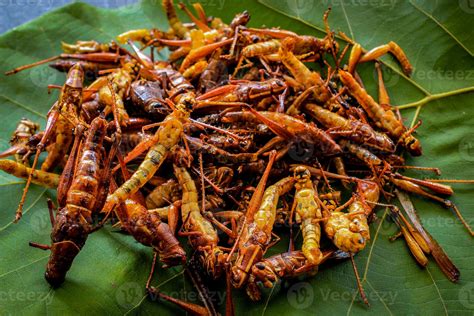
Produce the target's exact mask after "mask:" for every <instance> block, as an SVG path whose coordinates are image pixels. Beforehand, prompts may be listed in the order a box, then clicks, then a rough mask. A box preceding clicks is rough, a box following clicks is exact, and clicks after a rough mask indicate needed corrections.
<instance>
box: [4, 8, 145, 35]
mask: <svg viewBox="0 0 474 316" xmlns="http://www.w3.org/2000/svg"><path fill="white" fill-rule="evenodd" d="M70 2H74V1H71V0H0V34H1V33H4V32H6V31H8V30H9V29H11V28H13V27H15V26H18V25H21V24H23V23H25V22H28V21H30V20H33V19H34V18H36V17H38V16H40V15H42V14H44V13H46V12H48V11H51V10H53V9H54V8H57V7H60V6H63V5H66V4H68V3H70ZM82 2H87V3H89V4H92V5H95V6H98V7H103V8H116V7H121V6H124V5H129V4H132V3H135V2H137V0H82Z"/></svg>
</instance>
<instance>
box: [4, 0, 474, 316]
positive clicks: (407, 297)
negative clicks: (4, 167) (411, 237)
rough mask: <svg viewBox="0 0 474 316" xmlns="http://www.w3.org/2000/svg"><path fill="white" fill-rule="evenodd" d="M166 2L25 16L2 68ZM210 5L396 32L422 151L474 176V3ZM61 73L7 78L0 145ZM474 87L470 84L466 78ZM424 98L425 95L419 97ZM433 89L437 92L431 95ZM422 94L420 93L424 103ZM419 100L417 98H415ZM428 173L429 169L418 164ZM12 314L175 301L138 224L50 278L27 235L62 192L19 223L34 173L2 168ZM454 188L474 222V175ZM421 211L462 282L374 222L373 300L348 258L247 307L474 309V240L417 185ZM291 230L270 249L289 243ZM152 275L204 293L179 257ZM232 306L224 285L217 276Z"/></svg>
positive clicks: (101, 236) (142, 308) (40, 227)
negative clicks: (424, 262) (150, 282)
mask: <svg viewBox="0 0 474 316" xmlns="http://www.w3.org/2000/svg"><path fill="white" fill-rule="evenodd" d="M160 2H161V1H156V0H145V2H142V3H141V4H137V5H134V6H130V7H126V8H122V9H119V10H102V9H97V8H93V7H90V6H88V5H85V4H81V3H76V4H72V5H69V6H66V7H64V8H62V9H59V10H57V11H54V12H51V13H49V14H47V15H45V16H43V17H41V18H39V19H37V20H35V21H33V22H31V23H28V24H26V25H23V26H21V27H19V28H16V29H14V30H12V31H10V32H8V33H6V34H4V35H3V36H1V38H0V58H1V61H0V73H3V72H4V71H6V70H9V69H11V68H13V67H15V66H18V65H22V64H26V63H30V62H33V61H36V60H39V59H42V58H45V57H49V56H51V55H54V54H57V53H59V52H60V47H59V41H60V40H64V41H70V42H73V41H76V40H79V39H82V40H84V39H96V40H99V41H108V40H111V39H113V38H114V36H115V35H116V34H118V33H120V32H123V31H125V30H128V29H132V28H141V27H152V26H154V27H160V28H164V27H167V22H166V19H165V17H164V14H163V13H162V11H161V8H160V5H159V3H160ZM202 3H203V4H204V6H205V8H206V10H207V12H208V13H209V14H212V15H215V16H220V17H222V18H223V19H224V20H225V21H229V20H230V19H231V18H232V17H233V15H234V14H235V13H236V12H239V11H242V10H244V9H247V10H249V11H250V12H251V14H252V21H251V24H252V25H253V26H261V25H266V26H281V27H282V28H286V29H290V30H293V31H295V32H298V33H304V34H313V35H323V33H322V32H321V30H322V29H323V24H322V18H321V17H322V14H323V12H324V11H325V10H326V8H327V7H328V5H332V9H333V10H332V13H331V16H330V23H331V26H332V27H333V28H335V29H338V30H342V31H344V32H345V33H346V34H347V35H349V36H350V37H352V38H354V39H355V40H356V41H358V42H360V43H361V44H362V46H363V47H365V48H367V49H369V48H372V47H374V46H377V45H380V44H383V43H386V42H388V41H390V40H394V41H396V42H397V43H399V44H400V45H401V46H402V47H403V48H404V49H405V51H406V53H407V55H408V57H409V58H410V59H411V61H412V62H413V65H414V66H415V73H414V75H413V76H412V78H407V77H404V76H401V75H400V71H399V70H398V67H397V65H396V63H395V62H394V61H393V60H392V59H391V58H390V57H384V58H383V61H384V63H385V65H386V67H384V73H385V76H386V79H387V86H388V89H389V92H390V94H391V97H392V103H393V104H396V105H402V104H407V106H406V107H405V108H406V109H405V110H402V113H403V115H404V116H405V117H407V118H408V119H410V121H408V122H407V124H409V123H410V122H414V121H416V119H418V118H420V119H422V120H423V125H422V126H421V127H420V128H419V129H418V135H419V137H420V139H421V140H422V142H423V145H424V155H423V156H422V157H421V158H417V159H410V160H409V163H410V164H416V165H425V166H436V167H440V168H442V170H443V172H444V175H443V176H444V177H446V178H468V179H469V178H471V179H474V168H472V167H473V162H474V134H473V132H472V129H471V128H472V126H473V125H474V107H473V102H472V96H473V94H472V93H463V94H461V92H463V91H464V92H465V91H466V90H469V89H471V90H472V87H473V86H474V71H473V69H474V59H473V51H474V40H473V37H474V33H473V32H472V31H471V30H472V27H473V24H474V15H473V14H474V9H473V8H472V5H471V6H469V0H460V1H459V2H458V1H451V0H433V1H428V0H424V1H423V0H420V1H414V0H413V1H410V2H409V1H395V0H390V1H386V0H379V1H375V0H371V1H362V0H361V1H353V0H347V1H346V0H335V1H328V0H320V1H316V0H313V1H299V0H287V1H273V0H272V1H270V0H264V1H261V3H258V2H255V1H252V0H241V1H232V2H231V1H223V0H207V1H202ZM359 71H360V73H361V75H362V77H363V78H364V82H365V83H366V85H367V88H368V90H369V91H370V92H372V93H375V92H376V85H375V75H374V70H373V65H369V64H367V65H361V67H360V68H359ZM63 80H64V76H63V75H62V74H59V73H56V72H54V71H52V70H50V69H49V68H48V67H38V68H36V69H33V70H31V71H27V72H23V73H20V74H18V75H15V76H12V77H3V76H2V80H1V84H0V102H1V107H0V114H1V115H2V120H3V121H2V124H3V126H2V128H1V129H0V150H1V149H5V148H6V147H7V146H8V139H9V137H10V133H11V131H12V130H13V129H14V127H15V124H16V122H17V121H18V120H19V119H20V118H21V117H23V116H26V117H28V118H30V119H33V120H35V121H40V122H41V123H42V125H43V126H44V118H45V113H46V111H47V110H48V108H49V107H50V105H51V104H52V102H53V100H54V98H55V97H56V95H55V94H54V93H53V94H52V95H48V94H47V93H46V86H47V84H51V83H56V84H61V82H62V81H63ZM466 88H467V89H466ZM419 100H424V101H423V102H418V101H419ZM425 101H429V102H425ZM414 102H415V103H414ZM416 102H418V103H416ZM418 175H419V176H421V174H418ZM0 186H1V187H2V189H1V192H0V200H1V201H2V205H3V207H2V209H1V216H0V250H1V255H0V314H1V315H3V314H5V315H10V314H36V313H49V314H73V313H74V314H75V313H80V314H89V315H92V314H99V313H114V314H123V313H129V314H151V313H163V314H175V313H177V312H178V310H177V309H175V308H174V307H172V306H170V305H169V304H167V303H162V302H152V301H150V300H148V299H146V298H145V296H144V291H143V285H144V283H145V280H146V277H147V275H148V270H149V266H150V263H151V252H150V250H149V249H146V248H145V247H142V246H141V245H139V244H137V243H136V242H134V241H133V240H132V238H130V237H129V236H126V235H123V234H119V233H117V231H116V230H114V229H111V228H108V229H103V230H101V231H99V232H98V233H95V234H93V235H92V236H90V238H89V240H88V242H87V245H86V247H85V248H84V250H83V251H82V252H81V254H80V255H79V256H78V257H77V259H76V261H75V262H74V266H73V268H72V269H71V271H70V273H69V274H68V279H67V282H66V283H65V284H64V285H63V286H62V287H61V288H59V289H57V290H52V289H50V288H49V286H48V285H47V283H46V282H45V280H44V279H43V272H44V266H45V263H46V261H47V256H48V253H46V252H42V251H40V250H36V249H32V248H30V247H28V241H30V240H32V241H36V242H42V243H48V239H49V230H50V227H49V219H48V212H47V208H46V198H47V197H54V192H52V191H49V190H44V189H42V188H39V187H33V188H32V191H31V192H30V194H29V198H28V200H27V203H26V209H27V211H26V212H25V215H24V218H23V219H22V221H21V222H20V223H19V224H12V223H11V220H12V218H13V215H14V214H13V213H14V210H15V209H16V205H17V203H18V199H19V196H20V195H21V190H22V187H23V182H22V181H19V180H18V179H15V178H13V177H10V176H8V175H5V174H3V173H2V174H0ZM455 189H456V195H455V197H454V201H455V202H456V203H458V205H459V206H460V208H461V211H462V212H463V213H464V215H465V216H466V218H468V219H470V220H471V221H472V219H473V217H474V214H473V211H472V208H473V206H474V204H473V202H471V198H472V196H473V192H474V190H473V189H472V186H471V187H470V186H468V185H456V186H455ZM413 200H414V202H415V205H416V207H417V209H418V211H419V214H420V216H421V219H422V221H423V223H424V225H425V227H426V228H427V230H428V231H430V232H431V233H432V235H433V236H434V237H435V238H437V239H438V241H439V242H440V244H441V245H442V246H443V247H444V249H445V250H446V252H447V253H448V254H449V255H450V256H451V258H452V260H453V261H454V263H455V264H456V265H457V266H458V267H459V269H460V270H461V280H460V282H459V283H458V284H453V283H451V282H449V281H448V280H447V279H446V278H445V277H444V275H443V274H442V272H441V271H440V270H439V268H438V267H437V266H436V264H435V263H434V262H430V264H429V265H428V267H427V268H426V269H420V268H419V267H418V266H417V265H416V264H415V262H414V260H413V259H412V258H411V257H410V254H409V252H408V250H407V249H406V246H405V244H404V243H403V242H402V241H398V242H394V243H390V242H389V241H388V237H389V236H390V235H391V234H393V233H395V232H396V228H395V226H394V225H393V224H390V223H389V222H387V221H383V219H384V218H385V217H386V214H385V213H384V210H383V209H380V210H379V211H378V215H379V220H377V221H376V222H375V223H374V224H372V241H371V243H370V244H369V245H368V247H367V249H365V250H364V251H363V252H362V253H360V254H359V255H358V256H357V257H356V262H357V264H358V267H359V270H360V274H361V276H362V278H363V285H364V287H365V289H366V292H367V294H368V297H369V299H370V302H371V307H370V308H367V307H365V306H364V305H363V303H361V301H360V300H359V297H358V295H357V292H356V285H355V281H354V276H353V272H352V267H351V265H350V263H349V262H345V263H341V264H338V265H335V266H332V267H327V266H326V267H325V268H324V269H322V271H320V273H319V274H318V275H317V276H315V277H314V278H311V279H309V280H305V281H302V282H296V283H291V284H289V285H286V284H285V285H284V286H282V287H279V288H277V289H275V290H274V291H273V293H266V294H267V297H269V296H268V295H271V297H270V300H269V301H268V300H267V297H264V299H263V301H262V302H261V303H258V304H255V303H252V302H250V301H249V300H248V299H247V298H246V297H245V295H244V294H243V293H237V291H235V303H236V306H237V312H238V314H243V313H248V314H252V315H258V314H264V313H265V314H270V315H271V314H297V313H298V314H299V313H301V314H314V313H315V312H319V313H324V314H330V313H332V314H335V313H337V314H343V313H345V314H366V313H376V314H420V313H430V314H448V313H452V314H466V315H467V314H472V312H473V309H474V268H473V266H472V262H473V260H474V253H473V251H472V244H471V243H472V239H471V237H469V236H468V235H467V233H466V232H465V230H464V229H463V227H462V226H461V225H460V224H459V222H458V221H457V220H456V219H455V218H454V216H453V214H451V212H450V211H448V210H446V209H444V208H442V207H441V206H438V205H437V204H435V203H432V202H429V201H426V200H423V199H419V198H416V197H414V199H413ZM285 248H286V246H285V244H284V243H281V244H280V245H277V246H276V247H274V248H273V249H272V250H271V251H272V253H275V252H282V251H284V250H285ZM154 283H155V284H156V285H160V287H161V289H162V290H163V291H165V292H167V293H169V294H171V295H174V296H175V297H176V296H179V297H186V298H187V299H190V300H196V294H195V292H194V290H193V288H192V287H191V285H190V283H189V282H188V281H187V280H186V279H185V277H184V274H183V273H182V272H181V268H173V269H170V270H162V269H159V270H158V273H157V275H156V277H155V280H154ZM210 287H211V291H213V292H212V294H213V295H215V297H218V298H219V299H218V301H219V302H220V308H221V309H222V307H223V305H224V299H223V296H222V295H223V292H222V289H223V286H222V284H219V285H210Z"/></svg>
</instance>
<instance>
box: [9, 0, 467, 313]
mask: <svg viewBox="0 0 474 316" xmlns="http://www.w3.org/2000/svg"><path fill="white" fill-rule="evenodd" d="M162 4H163V7H164V10H165V12H166V14H167V18H168V20H169V24H170V26H171V27H170V29H169V30H167V31H162V30H158V29H138V30H131V31H128V32H126V33H123V34H120V35H119V36H118V37H117V41H116V42H115V41H113V42H110V43H98V42H96V41H92V40H90V41H78V42H76V43H74V44H67V43H62V49H63V51H64V53H62V54H60V55H59V56H55V57H52V58H49V59H47V60H43V61H40V62H37V63H34V64H31V65H26V66H21V67H19V68H16V69H14V70H12V71H10V72H8V73H7V74H8V75H10V74H14V73H17V72H19V71H22V70H25V69H28V68H31V67H33V66H37V65H40V64H44V63H50V66H51V67H53V68H56V69H58V70H59V71H63V72H67V77H66V81H65V83H64V85H63V86H50V88H52V89H53V88H57V89H60V93H59V98H58V100H57V101H56V102H55V103H54V104H53V105H52V107H51V109H50V111H49V112H48V115H47V122H46V127H45V129H44V130H43V131H39V125H38V124H37V123H35V122H32V121H30V120H28V119H23V120H21V122H20V123H19V125H18V127H17V129H16V130H15V131H14V133H13V137H12V139H11V148H9V149H8V150H6V151H4V152H3V153H1V154H0V155H1V157H2V158H3V157H8V156H14V157H15V160H6V159H3V160H0V168H1V169H2V170H4V171H6V172H8V173H11V174H13V175H15V176H17V177H20V178H25V179H27V182H26V187H25V189H24V192H23V196H22V198H21V201H20V203H19V207H18V210H17V213H16V221H18V220H20V218H21V215H22V208H23V204H24V202H25V197H26V196H27V192H28V188H29V186H30V184H31V183H35V184H38V185H42V186H45V187H50V188H56V189H57V204H58V207H57V208H56V206H55V204H56V203H53V202H52V201H51V200H49V201H48V207H49V210H50V218H51V224H52V232H51V245H43V244H38V243H35V242H31V243H30V245H31V246H33V247H36V248H40V249H43V250H49V251H50V253H51V255H50V258H49V261H48V263H47V266H46V273H45V278H46V280H47V281H48V282H49V283H50V284H51V285H52V286H54V287H57V286H60V285H61V284H62V283H63V282H64V281H65V278H66V274H67V272H68V271H69V270H70V269H71V267H72V264H73V261H74V259H75V257H76V256H77V255H78V254H79V252H80V251H81V249H82V248H83V247H84V246H85V243H86V240H87V238H88V236H89V234H91V233H93V232H95V231H97V230H98V229H101V228H102V227H103V226H104V225H106V224H107V225H108V224H109V223H115V225H116V226H119V227H120V228H121V229H122V230H124V231H126V232H127V233H129V234H130V235H131V236H132V237H133V238H135V239H136V241H138V242H139V243H141V244H143V245H144V246H147V247H151V248H152V249H153V252H154V254H155V256H154V260H153V265H152V269H151V273H150V276H149V279H148V282H147V283H146V285H145V286H146V290H147V291H148V293H149V294H150V295H154V296H159V297H160V298H162V299H164V300H168V301H170V302H173V303H174V304H177V305H179V306H180V307H182V308H183V309H185V310H186V311H188V312H190V313H192V314H198V315H208V314H216V310H215V307H214V306H213V302H212V301H211V300H210V299H209V298H208V297H206V295H205V293H206V288H205V286H204V284H203V283H200V284H197V285H196V286H197V287H198V290H199V291H200V292H201V293H202V298H203V303H204V306H201V305H197V304H194V303H190V302H185V301H180V300H178V299H176V298H173V297H170V296H168V295H166V294H165V293H163V292H161V291H160V290H159V289H157V288H156V287H153V286H152V276H153V270H154V267H155V263H156V261H157V260H158V259H159V261H160V262H161V264H162V265H163V267H165V268H166V267H173V266H176V265H184V266H186V269H188V270H191V271H192V272H190V275H194V276H196V277H195V278H193V280H194V279H199V278H201V280H202V279H203V278H211V279H217V278H221V277H223V278H226V280H227V300H226V312H227V314H229V315H231V314H233V304H232V295H231V292H232V288H237V289H238V288H245V290H246V292H247V294H248V295H249V297H250V298H251V299H252V300H259V299H261V296H262V292H261V291H262V286H263V287H266V288H271V287H273V286H275V284H276V283H277V282H278V281H279V280H282V279H290V278H296V277H300V276H311V275H314V274H315V273H316V272H317V271H318V267H319V266H320V265H321V264H322V263H324V262H326V261H330V260H338V259H350V260H351V261H352V263H353V267H354V272H355V275H356V279H357V285H358V290H359V292H360V296H361V298H362V300H363V301H364V302H366V303H367V304H368V300H367V298H366V295H365V294H364V290H363V287H362V285H361V283H360V281H359V277H358V272H357V267H356V266H355V263H354V259H353V256H354V255H355V254H357V253H358V252H360V251H362V250H363V249H364V248H365V247H366V245H367V243H368V242H369V240H370V230H369V223H370V222H371V221H374V220H375V214H374V208H375V207H376V206H377V205H383V206H385V207H387V208H388V209H390V214H391V217H392V219H393V221H394V222H395V223H396V224H397V225H398V226H399V228H400V234H398V235H397V236H396V237H398V236H402V237H404V239H405V241H406V243H407V245H408V248H409V250H410V252H411V254H412V255H413V257H414V258H415V259H416V261H417V262H418V264H420V265H421V266H426V264H427V263H428V259H427V255H428V254H431V255H432V256H433V257H434V259H435V261H436V262H437V263H438V264H439V266H440V268H441V269H442V271H443V272H444V273H445V274H446V275H447V277H448V278H449V279H450V280H451V281H456V280H457V279H458V277H459V271H458V270H457V268H456V267H455V266H454V264H453V263H452V262H451V261H450V259H449V258H448V257H447V256H446V254H445V253H444V252H443V251H442V249H441V248H440V247H439V245H438V244H437V243H436V241H435V240H434V239H432V237H431V236H430V235H429V234H428V233H427V232H426V231H424V229H423V227H422V226H421V224H420V223H419V221H417V217H416V216H412V215H413V214H408V215H409V216H406V215H404V214H403V213H402V211H401V210H400V209H399V208H397V207H396V206H394V205H392V204H391V202H390V201H391V198H392V197H393V196H394V195H395V194H396V195H399V194H402V193H400V192H401V191H407V192H409V193H413V194H416V195H421V196H423V197H426V198H428V199H432V200H434V201H436V202H438V203H441V204H443V205H444V206H446V207H447V208H450V209H452V210H453V211H454V212H455V214H456V215H457V216H458V217H459V219H460V221H461V222H462V223H463V224H464V225H465V227H466V228H467V229H468V230H469V233H470V234H471V235H472V230H471V228H470V227H469V225H468V224H467V223H466V221H465V220H464V219H463V217H462V215H461V213H460V212H459V210H458V208H457V207H456V206H455V205H454V204H453V203H452V202H451V201H450V200H448V199H447V198H446V197H448V196H450V195H452V194H453V190H452V189H451V187H450V186H448V185H445V184H441V183H440V182H442V181H436V180H421V179H416V178H410V177H407V176H404V175H402V174H400V173H399V170H403V169H409V168H413V169H421V170H426V171H428V172H439V170H437V169H436V168H423V167H413V166H407V165H405V163H404V158H403V157H402V154H403V153H404V152H405V151H406V152H408V153H409V154H411V155H413V156H419V155H421V153H422V150H421V145H420V142H419V141H418V140H417V139H416V137H415V136H414V132H415V129H416V128H417V127H418V126H419V123H418V124H416V125H415V126H414V127H413V128H407V127H405V126H404V124H403V123H402V118H401V116H400V114H399V113H398V111H397V110H396V108H395V109H394V108H393V107H392V106H391V105H390V99H389V96H388V93H387V91H386V89H385V86H384V81H383V74H382V70H381V66H380V64H379V62H378V61H377V59H378V58H379V57H381V56H382V55H384V54H387V53H390V54H391V55H393V57H394V58H395V59H396V60H397V61H398V62H399V63H400V65H401V68H402V70H403V72H404V73H405V74H406V75H410V73H411V72H412V67H411V65H410V62H409V60H408V58H407V56H406V55H405V53H404V52H403V50H402V49H401V48H400V47H399V46H398V45H397V44H396V43H394V42H390V43H388V44H386V45H382V46H380V47H376V48H374V49H372V50H370V51H365V50H363V49H362V47H361V46H360V45H359V44H357V43H355V42H352V41H350V39H348V42H349V44H347V45H346V46H345V47H344V48H343V49H341V48H340V47H339V44H338V42H337V41H336V40H335V34H334V32H332V31H331V30H330V28H329V25H328V22H327V21H328V14H329V10H328V11H327V12H326V13H325V14H324V17H323V19H324V22H325V25H326V31H327V35H326V36H325V37H324V38H317V37H314V36H310V35H298V34H296V33H293V32H291V31H287V30H282V29H278V28H250V27H246V24H247V22H248V21H249V19H250V15H249V13H247V12H243V13H239V14H237V15H236V16H235V18H234V19H233V20H232V21H231V22H230V24H226V23H224V22H223V21H222V20H221V19H219V18H210V17H208V16H207V15H206V13H205V11H204V10H203V8H202V6H201V5H199V4H194V5H193V6H194V9H195V12H196V13H193V12H191V10H190V9H188V8H187V7H186V6H185V5H184V4H180V5H179V8H180V9H181V10H183V11H184V12H185V13H186V14H187V15H188V16H189V18H190V19H191V21H192V22H191V23H182V22H181V21H180V20H179V19H178V17H177V14H176V8H175V6H174V4H173V2H172V1H171V0H163V3H162ZM340 35H341V36H342V37H344V36H345V35H344V34H342V33H341V34H340ZM125 47H127V48H125ZM165 48H167V49H168V50H169V51H170V54H169V58H168V60H156V59H155V52H156V51H161V50H163V49H165ZM349 50H350V52H349ZM348 52H349V53H348ZM346 55H347V56H346ZM343 61H345V64H344V65H343ZM371 61H372V62H374V63H375V67H376V70H377V74H378V84H379V91H378V100H375V99H374V98H373V97H372V96H370V95H369V94H368V93H367V92H366V90H365V89H364V85H363V83H362V80H361V79H360V77H359V76H358V74H357V72H356V67H357V65H358V64H359V63H364V62H371ZM307 62H315V63H316V65H319V66H318V67H316V68H319V71H318V70H313V69H310V68H308V66H307V64H306V63H307ZM85 74H88V77H91V76H92V77H93V80H92V82H88V83H86V82H84V81H85V80H84V78H85ZM44 151H46V153H47V156H46V158H45V159H44V160H43V161H42V164H41V166H40V168H38V167H39V156H40V154H41V153H42V152H44ZM58 170H61V174H57V173H54V172H55V171H58ZM344 191H346V192H345V193H347V192H349V194H346V195H348V197H347V198H345V197H343V194H342V193H344ZM394 193H395V194H394ZM381 195H383V197H384V203H380V202H379V197H380V196H381ZM275 227H278V229H274V228H275ZM218 232H219V234H218ZM322 232H324V234H323V233H322ZM285 233H286V234H288V235H289V236H290V237H289V240H290V244H289V246H288V252H285V253H281V254H278V255H274V256H271V257H268V256H267V257H266V256H265V253H266V252H267V250H268V249H269V248H270V247H272V245H274V244H275V243H277V242H278V241H279V237H278V235H280V236H281V235H282V234H285ZM177 236H185V237H186V238H187V240H188V242H189V245H190V247H191V249H193V251H192V254H188V256H187V255H186V253H185V251H184V250H183V247H182V246H181V244H180V241H179V239H178V238H177ZM181 240H185V238H181ZM301 240H302V242H301ZM294 241H297V243H295V242H294ZM197 267H198V268H197ZM200 267H202V268H200ZM201 271H205V273H204V274H205V275H199V274H200V273H201V274H202V272H201ZM91 273H92V272H91Z"/></svg>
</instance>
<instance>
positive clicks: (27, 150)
mask: <svg viewBox="0 0 474 316" xmlns="http://www.w3.org/2000/svg"><path fill="white" fill-rule="evenodd" d="M39 127H40V126H39V124H38V123H35V122H32V121H30V120H29V119H26V118H22V119H21V120H20V122H19V123H18V125H17V127H16V129H15V131H14V132H13V134H12V137H11V138H10V146H11V147H10V148H8V149H7V150H5V151H4V152H2V153H0V158H4V157H8V156H11V155H15V160H16V161H17V162H18V163H24V164H26V165H28V157H29V156H30V155H31V154H32V153H33V151H34V145H32V144H31V143H30V139H31V138H32V137H34V136H35V134H36V132H37V131H38V129H39Z"/></svg>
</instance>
